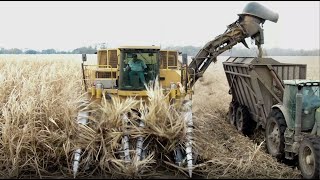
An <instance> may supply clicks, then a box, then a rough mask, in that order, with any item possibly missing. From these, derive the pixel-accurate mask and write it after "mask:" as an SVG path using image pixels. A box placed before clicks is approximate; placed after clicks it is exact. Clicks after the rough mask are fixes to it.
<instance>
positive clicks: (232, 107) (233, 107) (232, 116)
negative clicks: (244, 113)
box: [228, 101, 239, 126]
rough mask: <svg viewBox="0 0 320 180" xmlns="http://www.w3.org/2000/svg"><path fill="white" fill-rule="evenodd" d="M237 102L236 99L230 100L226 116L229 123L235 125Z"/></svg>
mask: <svg viewBox="0 0 320 180" xmlns="http://www.w3.org/2000/svg"><path fill="white" fill-rule="evenodd" d="M238 106H239V104H238V102H236V101H232V102H231V103H230V105H229V112H228V118H229V122H230V124H231V125H234V126H235V125H236V112H237V108H238Z"/></svg>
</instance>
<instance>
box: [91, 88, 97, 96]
mask: <svg viewBox="0 0 320 180" xmlns="http://www.w3.org/2000/svg"><path fill="white" fill-rule="evenodd" d="M91 95H92V96H94V95H96V87H95V86H92V87H91Z"/></svg>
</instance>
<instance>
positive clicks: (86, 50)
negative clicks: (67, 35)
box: [0, 46, 97, 54]
mask: <svg viewBox="0 0 320 180" xmlns="http://www.w3.org/2000/svg"><path fill="white" fill-rule="evenodd" d="M96 52H97V47H92V46H89V47H80V48H76V49H74V50H72V51H58V50H55V49H44V50H41V51H37V50H34V49H25V50H22V49H18V48H11V49H5V48H0V54H94V53H96Z"/></svg>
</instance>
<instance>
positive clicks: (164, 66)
mask: <svg viewBox="0 0 320 180" xmlns="http://www.w3.org/2000/svg"><path fill="white" fill-rule="evenodd" d="M160 67H161V68H162V69H167V67H168V64H167V51H161V52H160Z"/></svg>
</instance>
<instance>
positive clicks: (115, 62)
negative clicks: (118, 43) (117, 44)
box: [109, 50, 118, 68]
mask: <svg viewBox="0 0 320 180" xmlns="http://www.w3.org/2000/svg"><path fill="white" fill-rule="evenodd" d="M109 53H110V55H109V58H110V59H109V65H111V66H112V67H113V68H116V67H117V65H118V56H117V50H109Z"/></svg>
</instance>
